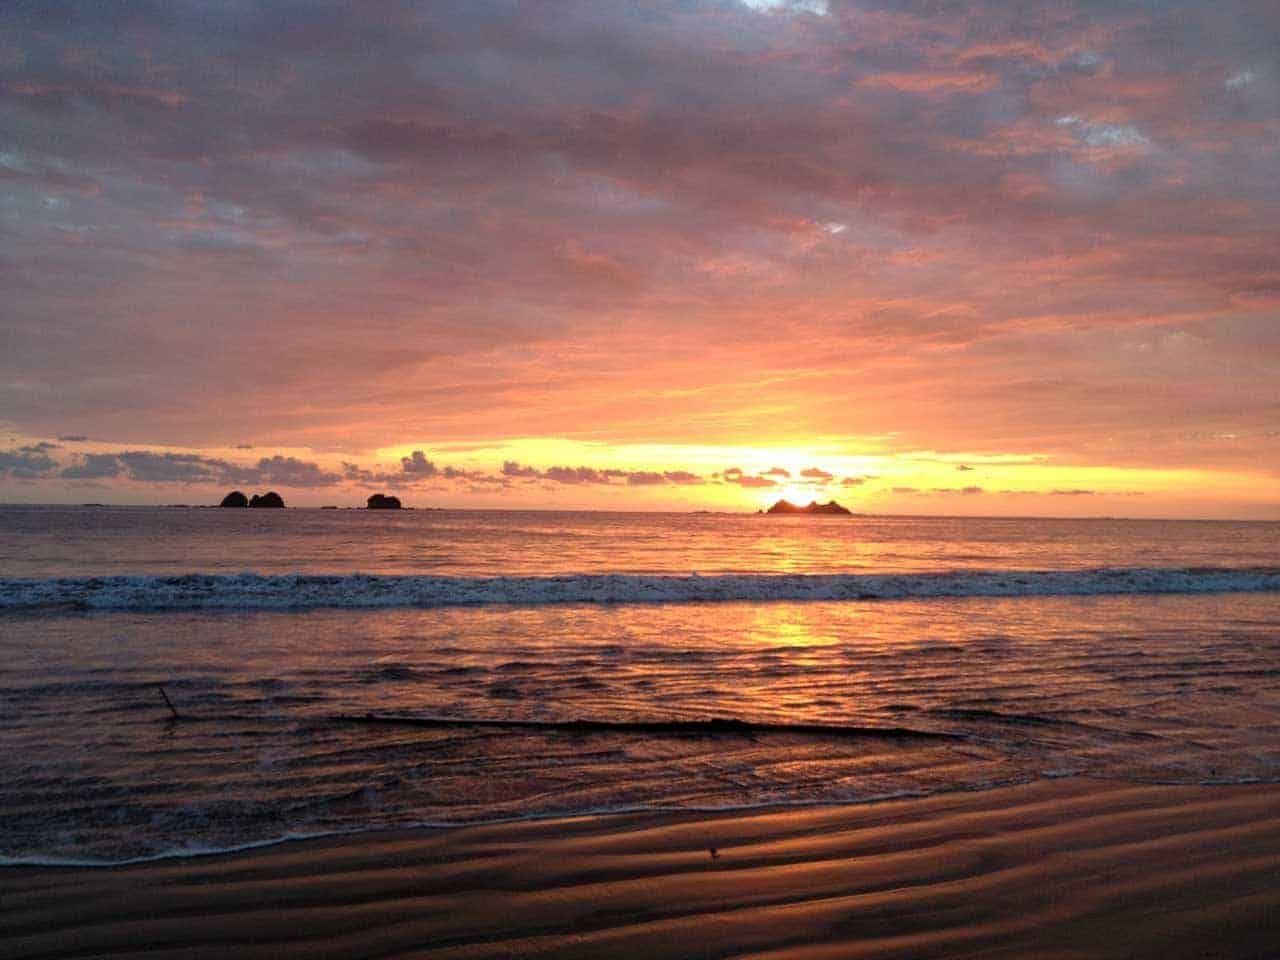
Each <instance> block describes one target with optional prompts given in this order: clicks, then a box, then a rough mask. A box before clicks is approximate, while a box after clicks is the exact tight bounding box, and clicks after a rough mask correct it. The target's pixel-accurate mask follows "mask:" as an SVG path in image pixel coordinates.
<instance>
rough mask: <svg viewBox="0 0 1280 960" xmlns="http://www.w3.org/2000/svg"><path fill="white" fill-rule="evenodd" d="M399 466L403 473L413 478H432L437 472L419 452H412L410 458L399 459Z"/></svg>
mask: <svg viewBox="0 0 1280 960" xmlns="http://www.w3.org/2000/svg"><path fill="white" fill-rule="evenodd" d="M400 465H401V467H402V468H403V469H404V472H405V473H407V474H409V475H410V476H414V477H434V476H435V475H436V474H437V473H438V472H439V471H438V470H437V469H436V465H435V464H434V463H432V462H431V461H430V460H428V459H427V458H426V455H425V454H424V453H423V452H422V451H421V450H415V451H413V455H412V456H409V457H401V458H400Z"/></svg>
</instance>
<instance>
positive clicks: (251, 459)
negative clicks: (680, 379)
mask: <svg viewBox="0 0 1280 960" xmlns="http://www.w3.org/2000/svg"><path fill="white" fill-rule="evenodd" d="M16 442H19V443H32V444H34V443H38V442H40V441H39V440H38V439H30V440H17V441H16ZM888 443H889V441H888V438H867V439H866V440H865V442H864V441H863V440H861V439H858V440H854V441H843V442H842V441H836V440H832V439H829V438H823V439H820V440H816V441H815V442H812V443H807V444H800V443H797V444H793V445H776V444H775V445H768V446H759V447H753V446H750V445H747V444H741V445H732V446H727V445H696V444H616V445H611V444H605V443H599V442H588V441H578V440H570V439H565V438H517V439H510V440H478V441H476V442H473V443H466V444H463V443H452V444H448V443H446V444H441V445H439V446H438V447H433V446H432V445H430V444H427V443H422V444H417V443H415V444H405V445H397V446H394V447H387V448H382V449H378V450H376V451H373V452H372V453H370V454H363V455H362V454H358V453H355V454H341V455H339V454H335V453H333V452H331V451H323V450H314V449H311V448H305V447H294V448H280V447H272V446H262V447H253V448H247V447H224V448H216V449H200V450H193V449H189V448H175V447H154V446H153V447H142V446H138V445H122V444H112V443H108V442H103V441H87V442H82V443H76V444H74V445H62V446H61V447H59V448H58V456H60V457H62V458H63V459H64V460H66V461H71V462H74V461H75V458H76V457H78V456H80V455H83V454H95V455H104V454H112V453H116V454H118V453H120V452H121V451H124V450H127V451H129V452H131V453H137V452H141V451H146V452H150V453H152V454H155V455H156V456H158V457H173V458H179V459H180V458H184V457H195V458H197V459H198V458H210V459H215V460H217V461H221V462H224V463H230V464H234V465H236V466H237V467H238V468H243V469H252V468H254V467H255V466H256V465H258V464H259V463H260V462H261V461H263V460H268V459H271V458H293V459H294V460H295V461H297V462H299V463H301V464H303V465H313V466H314V467H315V468H316V469H317V470H318V471H320V472H321V473H323V474H324V475H325V476H327V477H328V478H329V479H328V480H327V481H326V482H325V483H324V484H315V485H312V486H306V485H303V486H299V487H293V488H291V487H290V486H289V484H288V483H287V482H284V481H279V482H276V483H275V484H274V485H275V486H277V487H279V488H280V489H281V490H283V491H288V492H287V494H286V496H287V498H288V500H289V502H290V503H294V504H298V505H307V504H311V505H318V504H321V503H348V504H350V503H360V502H362V501H363V499H364V497H365V496H367V494H368V492H369V491H370V490H371V489H373V488H374V487H377V488H378V489H394V490H396V491H398V492H399V493H400V494H401V495H402V496H404V497H407V500H408V502H416V503H418V504H420V505H440V506H478V507H511V508H521V507H549V508H561V509H564V508H581V509H614V510H637V509H639V510H646V509H647V510H665V509H675V510H694V509H713V510H728V511H755V510H758V509H763V508H767V507H768V506H770V505H771V504H772V503H774V502H775V501H776V500H779V499H787V500H790V501H791V502H793V503H797V504H801V505H803V504H807V503H809V502H810V501H812V500H817V501H819V502H823V503H825V502H827V501H828V500H836V501H838V502H840V503H842V504H843V505H845V506H846V507H848V508H849V509H851V510H853V511H855V512H868V513H960V514H988V515H989V514H1002V513H1007V514H1019V515H1027V514H1040V515H1091V516H1097V515H1111V516H1170V515H1174V516H1177V515H1192V516H1197V515H1203V516H1215V515H1223V514H1221V513H1220V512H1215V511H1216V508H1218V507H1219V505H1221V504H1244V505H1246V506H1250V505H1256V506H1257V508H1258V510H1259V511H1260V513H1259V514H1258V515H1259V516H1263V517H1266V516H1274V515H1275V484H1274V483H1273V482H1272V481H1271V480H1270V479H1269V478H1268V477H1267V476H1266V475H1264V474H1250V473H1243V472H1227V471H1209V470H1185V469H1180V470H1157V469H1147V468H1137V467H1116V466H1087V465H1068V464H1059V463H1055V462H1053V461H1052V460H1051V459H1050V458H1048V457H1047V456H1045V455H1043V454H1037V453H1030V454H1002V455H981V454H939V453H936V452H934V451H892V450H890V449H889V446H888ZM415 451H422V453H423V456H424V457H425V458H426V459H428V460H430V461H432V462H433V463H434V464H436V467H437V471H438V472H437V473H436V474H434V475H427V476H417V477H415V476H411V475H409V474H407V473H405V472H404V467H403V466H402V458H412V457H413V454H414V452H415ZM508 461H511V462H514V463H516V464H518V465H519V467H520V471H519V472H516V473H515V474H514V475H510V476H507V475H504V474H503V465H504V463H506V462H508ZM345 463H356V464H357V465H358V466H359V467H360V468H361V469H362V470H365V471H367V474H366V475H365V476H364V477H363V478H357V479H347V477H346V475H345V472H344V471H345V468H344V464H345ZM447 468H452V471H453V473H452V474H449V475H446V469H447ZM579 468H585V469H586V470H587V471H593V472H594V475H592V476H591V477H590V478H589V479H577V480H572V481H570V480H568V479H564V477H565V474H564V473H563V472H559V473H558V472H557V471H564V470H566V469H567V470H570V471H575V470H578V469H579ZM606 472H608V476H606V475H605V474H606ZM806 472H808V475H807V476H806ZM632 474H647V475H648V482H645V477H643V476H638V477H632V476H631V475H632ZM655 474H657V475H664V476H658V477H657V478H656V479H655V477H654V475H655ZM677 474H679V475H681V477H682V479H685V480H687V481H692V480H693V479H695V478H696V479H697V481H698V482H685V483H678V482H675V480H673V479H671V478H672V477H675V476H676V475H677ZM605 480H607V482H603V481H605ZM64 483H65V484H66V485H67V489H68V490H70V491H73V492H75V491H83V490H84V489H85V487H86V486H90V487H95V488H96V489H98V490H100V489H102V488H103V487H111V488H114V489H116V490H118V491H119V492H120V494H121V495H122V498H121V500H120V501H119V502H133V503H145V502H149V501H150V502H172V501H174V500H181V501H183V502H192V503H200V502H205V501H207V500H209V499H211V498H213V487H214V486H215V484H213V483H211V482H205V483H200V484H196V483H189V484H185V485H184V484H181V483H170V482H161V481H157V480H154V479H153V480H149V481H147V482H145V483H144V482H141V480H140V479H139V478H138V477H136V476H133V475H132V473H131V472H130V471H128V470H124V469H122V470H121V471H120V472H119V474H118V475H117V476H115V477H110V478H107V479H104V480H99V481H97V482H96V483H88V482H84V481H82V482H81V483H80V485H79V486H77V485H76V483H75V481H74V480H71V479H68V480H66V481H64ZM216 485H217V486H219V487H220V486H221V484H220V483H218V484H216ZM148 490H150V491H152V494H151V497H150V498H148V496H147V491H148ZM155 491H163V492H160V493H157V492H155ZM79 499H95V500H98V499H103V497H102V496H101V495H100V494H99V493H94V494H93V495H92V496H91V497H89V496H80V497H79ZM213 499H216V498H213ZM1267 510H1270V511H1271V512H1270V513H1267V512H1266V511H1267ZM1246 515H1247V514H1246Z"/></svg>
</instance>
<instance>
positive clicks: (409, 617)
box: [0, 506, 1280, 863]
mask: <svg viewBox="0 0 1280 960" xmlns="http://www.w3.org/2000/svg"><path fill="white" fill-rule="evenodd" d="M166 697H167V700H168V702H166ZM169 703H172V707H173V709H172V711H171V709H170V706H169ZM174 712H176V713H177V715H178V717H179V719H174ZM0 758H3V759H2V760H0V772H2V773H3V776H0V862H3V863H120V862H126V861H136V860H142V859H150V858H157V857H164V856H172V855H180V854H190V853H200V852H212V851H219V850H229V849H239V848H243V847H247V846H253V845H258V844H264V843H270V842H274V841H278V840H281V839H285V838H290V837H300V836H314V835H323V834H331V833H345V832H353V831H362V830H370V829H379V828H388V827H404V826H411V825H419V824H432V825H436V824H460V823H473V822H477V821H492V820H501V819H510V818H522V817H540V816H555V815H572V814H581V813H596V812H602V811H619V810H634V809H699V810H701V809H721V808H732V807H750V806H757V805H772V804H810V803H860V802H866V801H869V800H874V799H878V798H885V797H900V796H916V795H927V794H931V793H937V792H942V791H954V790H981V789H986V788H990V787H994V786H1000V785H1007V784H1015V783H1022V782H1027V781H1032V780H1036V779H1041V778H1060V777H1093V778H1105V779H1110V780H1118V781H1127V782H1135V783H1137V782H1140V783H1207V784H1214V783H1221V784H1229V783H1242V782H1275V781H1276V780H1277V779H1280V524H1275V523H1225V522H1194V521H1122V520H1029V519H957V518H943V517H933V518H913V517H852V518H841V517H772V516H753V515H727V514H616V513H615V514H610V513H556V512H498V511H421V510H418V511H400V512H388V511H372V512H371V511H364V510H310V509H288V510H265V511H264V510H218V509H180V508H141V507H139V508H129V507H53V506H39V507H28V506H6V507H0Z"/></svg>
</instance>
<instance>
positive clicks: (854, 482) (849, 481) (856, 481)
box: [840, 477, 871, 487]
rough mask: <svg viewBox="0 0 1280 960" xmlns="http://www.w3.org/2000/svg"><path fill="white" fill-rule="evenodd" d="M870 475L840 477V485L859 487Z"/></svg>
mask: <svg viewBox="0 0 1280 960" xmlns="http://www.w3.org/2000/svg"><path fill="white" fill-rule="evenodd" d="M869 479H871V478H870V477H841V478H840V485H841V486H842V487H860V486H862V485H863V484H864V483H866V482H867V481H868V480H869Z"/></svg>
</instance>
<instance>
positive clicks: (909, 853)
mask: <svg viewBox="0 0 1280 960" xmlns="http://www.w3.org/2000/svg"><path fill="white" fill-rule="evenodd" d="M712 848H714V850H715V854H714V855H713V854H712V852H711V850H712ZM107 954H109V955H111V956H112V957H115V958H127V957H134V956H137V957H143V956H145V957H148V958H159V957H183V958H205V957H208V958H214V957H217V958H222V957H229V956H235V957H248V958H256V957H262V958H270V960H283V958H290V957H334V958H338V957H389V956H409V957H451V958H481V957H485V958H489V957H646V958H656V957H681V958H702V957H728V956H735V957H752V958H757V960H762V958H766V957H767V958H782V957H787V958H802V960H818V958H837V957H839V958H844V957H961V956H963V957H976V956H983V957H1037V958H1050V960H1053V958H1098V957H1159V958H1161V960H1172V958H1180V957H1199V958H1204V957H1233V958H1237V957H1245V958H1248V957H1257V958H1263V957H1277V956H1280V787H1277V786H1273V785H1268V786H1213V787H1169V786H1135V785H1132V784H1123V783H1113V782H1105V781H1091V780H1083V779H1070V780H1059V781H1050V782H1039V783H1034V784H1029V785H1025V786H1019V787H1009V788H1002V789H997V790H990V791H983V792H967V793H956V794H948V795H943V796H936V797H928V798H920V799H907V800H895V801H885V802H879V803H872V804H866V805H860V806H844V807H805V808H784V809H778V808H774V809H767V810H751V811H738V812H725V813H715V814H687V813H681V814H671V813H652V814H628V815H618V816H599V817H580V818H572V819H563V820H539V821H524V822H518V823H508V824H492V825H486V826H477V827H467V828H460V829H452V830H415V831H400V832H394V833H377V834H359V835H353V836H347V837H335V838H326V839H320V840H308V841H296V842H291V843H285V844H279V845H275V846H271V847H265V848H261V849H258V850H251V851H246V852H243V853H238V854H228V855H219V856H211V857H201V858H193V859H188V860H168V861H160V862H156V863H151V864H140V865H136V866H130V867H115V868H98V869H80V868H61V869H51V868H30V867H9V868H4V869H0V955H2V956H5V957H9V958H14V960H17V958H35V957H60V958H61V957H90V956H103V955H107Z"/></svg>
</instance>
